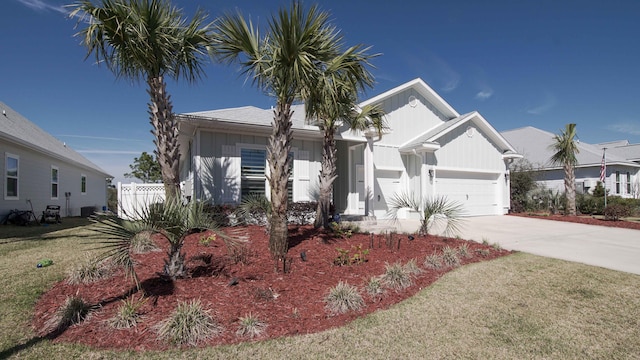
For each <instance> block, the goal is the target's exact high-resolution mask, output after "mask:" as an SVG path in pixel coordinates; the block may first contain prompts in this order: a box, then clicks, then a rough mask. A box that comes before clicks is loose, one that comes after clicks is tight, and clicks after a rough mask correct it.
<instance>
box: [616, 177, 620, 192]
mask: <svg viewBox="0 0 640 360" xmlns="http://www.w3.org/2000/svg"><path fill="white" fill-rule="evenodd" d="M616 194H620V171H616Z"/></svg>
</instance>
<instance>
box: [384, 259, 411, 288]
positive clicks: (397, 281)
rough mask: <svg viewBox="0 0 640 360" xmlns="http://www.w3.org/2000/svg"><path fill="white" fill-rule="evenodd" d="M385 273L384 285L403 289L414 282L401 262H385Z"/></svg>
mask: <svg viewBox="0 0 640 360" xmlns="http://www.w3.org/2000/svg"><path fill="white" fill-rule="evenodd" d="M385 269H386V270H385V273H384V275H382V283H383V284H384V286H386V287H388V288H391V289H394V290H403V289H406V288H408V287H409V286H411V285H412V284H413V280H411V275H410V274H409V273H408V272H407V270H406V269H405V268H404V266H402V264H400V263H394V264H393V265H389V264H385Z"/></svg>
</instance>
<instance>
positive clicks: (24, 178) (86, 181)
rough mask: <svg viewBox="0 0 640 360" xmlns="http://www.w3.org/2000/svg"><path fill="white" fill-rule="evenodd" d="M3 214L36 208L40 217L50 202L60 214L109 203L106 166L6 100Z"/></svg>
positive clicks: (1, 122)
mask: <svg viewBox="0 0 640 360" xmlns="http://www.w3.org/2000/svg"><path fill="white" fill-rule="evenodd" d="M0 153H1V154H2V161H1V162H0V174H2V176H0V184H1V186H2V197H1V198H0V219H2V218H4V216H5V215H6V214H8V213H9V211H10V210H12V209H18V210H31V207H33V211H34V214H35V215H36V217H38V219H39V218H40V215H41V214H42V211H44V210H45V209H46V207H47V205H59V206H60V215H61V216H63V217H65V216H80V215H81V209H83V208H85V213H86V210H87V209H88V208H91V209H98V210H100V209H102V208H103V207H104V206H106V204H107V178H112V176H111V175H109V174H107V173H106V172H105V171H104V170H102V169H100V167H98V166H97V165H95V164H93V163H92V162H91V161H89V160H87V159H86V158H85V157H83V156H82V155H80V154H78V153H77V152H75V151H74V150H72V149H71V148H69V147H67V146H66V145H65V144H64V143H63V142H61V141H59V140H57V139H56V138H54V137H53V136H51V135H50V134H48V133H47V132H45V131H44V130H42V129H41V128H39V127H38V126H36V125H35V124H34V123H32V122H31V121H29V120H27V119H26V118H25V117H23V116H22V115H20V114H19V113H17V112H16V111H15V110H13V109H12V108H10V107H9V106H7V105H6V104H5V103H3V102H1V101H0Z"/></svg>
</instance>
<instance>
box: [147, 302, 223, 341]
mask: <svg viewBox="0 0 640 360" xmlns="http://www.w3.org/2000/svg"><path fill="white" fill-rule="evenodd" d="M157 332H158V336H159V337H160V339H162V340H167V341H169V342H171V343H172V344H174V345H190V346H195V345H197V344H198V342H200V341H205V340H208V339H210V338H212V337H214V336H216V335H219V334H220V333H221V332H222V327H221V326H220V325H218V323H216V321H215V320H214V319H213V317H212V316H211V315H210V314H209V311H207V310H204V309H203V308H202V304H201V303H200V301H199V300H193V301H191V302H188V303H187V302H179V303H178V306H177V307H176V309H175V310H174V311H173V313H171V315H170V316H169V318H167V319H165V320H163V321H161V322H160V323H159V324H158V327H157Z"/></svg>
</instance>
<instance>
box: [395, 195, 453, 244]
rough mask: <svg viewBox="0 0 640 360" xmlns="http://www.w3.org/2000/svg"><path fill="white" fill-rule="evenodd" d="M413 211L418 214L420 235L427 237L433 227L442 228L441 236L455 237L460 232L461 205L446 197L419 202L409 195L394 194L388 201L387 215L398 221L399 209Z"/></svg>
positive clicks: (427, 198)
mask: <svg viewBox="0 0 640 360" xmlns="http://www.w3.org/2000/svg"><path fill="white" fill-rule="evenodd" d="M405 208H409V209H413V210H415V211H417V212H419V213H420V230H419V231H418V233H419V234H420V235H427V234H429V231H430V230H431V229H432V228H433V226H438V227H440V226H442V225H443V226H444V231H443V235H445V236H455V235H456V234H458V233H459V232H460V224H461V222H462V219H461V217H462V216H463V209H462V205H461V204H460V203H458V202H454V201H449V200H448V199H447V197H446V196H436V197H433V198H431V197H425V198H424V199H422V200H420V199H417V198H415V197H414V196H413V195H412V194H409V193H404V192H403V193H397V194H394V195H393V196H392V197H391V199H390V200H389V211H388V215H389V216H390V217H391V218H392V219H394V220H397V219H398V211H399V210H400V209H405Z"/></svg>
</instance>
